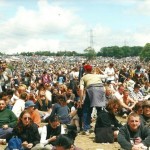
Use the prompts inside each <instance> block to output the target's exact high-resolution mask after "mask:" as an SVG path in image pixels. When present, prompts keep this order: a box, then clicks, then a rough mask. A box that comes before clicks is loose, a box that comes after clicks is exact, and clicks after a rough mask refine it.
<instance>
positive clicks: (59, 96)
mask: <svg viewBox="0 0 150 150" xmlns="http://www.w3.org/2000/svg"><path fill="white" fill-rule="evenodd" d="M57 101H63V102H66V99H65V96H64V95H62V94H58V95H57Z"/></svg>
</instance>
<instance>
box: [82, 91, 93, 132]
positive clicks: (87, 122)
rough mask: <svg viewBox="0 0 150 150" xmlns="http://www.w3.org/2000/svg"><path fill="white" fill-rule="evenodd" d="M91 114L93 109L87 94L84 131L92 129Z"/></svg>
mask: <svg viewBox="0 0 150 150" xmlns="http://www.w3.org/2000/svg"><path fill="white" fill-rule="evenodd" d="M91 114H92V107H90V100H89V97H88V94H86V97H85V101H84V104H83V130H84V131H87V130H89V129H90V128H91V126H90V124H91Z"/></svg>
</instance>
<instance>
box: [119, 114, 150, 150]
mask: <svg viewBox="0 0 150 150" xmlns="http://www.w3.org/2000/svg"><path fill="white" fill-rule="evenodd" d="M118 143H119V144H120V146H121V148H122V149H125V150H143V149H145V150H146V149H147V147H149V146H150V129H149V127H145V126H143V125H142V124H141V121H140V116H139V115H138V114H136V113H131V114H130V115H129V116H128V120H127V123H126V124H125V125H124V126H123V127H121V128H120V130H119V134H118Z"/></svg>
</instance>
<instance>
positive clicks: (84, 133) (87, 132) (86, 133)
mask: <svg viewBox="0 0 150 150" xmlns="http://www.w3.org/2000/svg"><path fill="white" fill-rule="evenodd" d="M81 134H82V135H90V132H89V130H87V131H82V133H81Z"/></svg>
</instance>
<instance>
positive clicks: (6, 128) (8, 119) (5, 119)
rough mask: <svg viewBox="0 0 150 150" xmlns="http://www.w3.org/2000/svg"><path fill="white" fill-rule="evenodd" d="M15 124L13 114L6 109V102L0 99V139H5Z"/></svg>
mask: <svg viewBox="0 0 150 150" xmlns="http://www.w3.org/2000/svg"><path fill="white" fill-rule="evenodd" d="M16 124H17V117H16V116H15V114H14V113H13V112H12V111H11V110H10V109H7V108H6V102H5V100H3V99H0V139H6V138H7V136H8V135H9V134H11V132H12V130H13V128H14V127H15V125H16Z"/></svg>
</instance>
